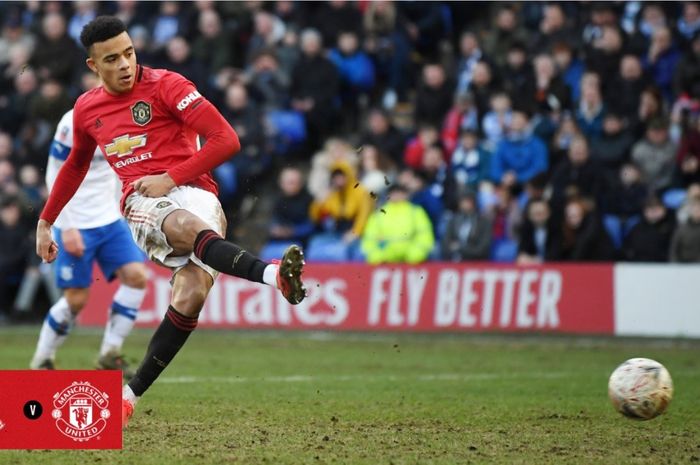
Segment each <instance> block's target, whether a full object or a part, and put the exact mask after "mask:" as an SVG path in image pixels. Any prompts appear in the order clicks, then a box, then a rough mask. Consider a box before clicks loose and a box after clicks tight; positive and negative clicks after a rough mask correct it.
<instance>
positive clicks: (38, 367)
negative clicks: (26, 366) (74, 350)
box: [30, 358, 56, 370]
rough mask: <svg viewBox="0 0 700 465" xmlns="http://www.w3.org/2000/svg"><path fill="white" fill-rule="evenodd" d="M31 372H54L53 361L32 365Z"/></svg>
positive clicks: (42, 361)
mask: <svg viewBox="0 0 700 465" xmlns="http://www.w3.org/2000/svg"><path fill="white" fill-rule="evenodd" d="M30 368H31V369H32V370H55V369H56V365H54V363H53V360H51V359H50V358H47V359H44V360H40V361H39V362H37V363H36V364H35V363H32V365H31V367H30Z"/></svg>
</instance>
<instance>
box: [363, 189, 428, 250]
mask: <svg viewBox="0 0 700 465" xmlns="http://www.w3.org/2000/svg"><path fill="white" fill-rule="evenodd" d="M408 197H409V193H408V190H407V189H406V188H405V187H403V186H401V185H400V184H394V185H392V186H391V187H390V188H389V199H388V201H387V202H386V203H385V204H384V206H383V207H382V208H381V209H380V210H375V211H374V212H373V213H372V214H371V215H370V217H369V220H368V221H367V227H366V228H365V230H364V232H363V234H362V251H363V253H364V254H365V256H366V257H367V262H368V263H370V264H379V263H410V264H416V263H421V262H424V261H425V260H427V258H428V255H430V252H431V251H432V249H433V246H434V245H435V238H434V236H433V227H432V224H431V222H430V219H429V218H428V215H427V214H426V213H425V210H423V209H422V208H421V207H419V206H418V205H414V204H412V203H411V202H409V200H408Z"/></svg>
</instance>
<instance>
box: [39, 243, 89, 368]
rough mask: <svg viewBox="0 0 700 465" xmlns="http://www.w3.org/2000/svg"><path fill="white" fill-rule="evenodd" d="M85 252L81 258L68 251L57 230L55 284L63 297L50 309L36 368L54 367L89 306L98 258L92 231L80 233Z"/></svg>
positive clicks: (40, 339) (43, 329)
mask: <svg viewBox="0 0 700 465" xmlns="http://www.w3.org/2000/svg"><path fill="white" fill-rule="evenodd" d="M80 233H81V235H82V237H83V242H84V244H85V250H84V252H83V255H82V256H81V257H76V256H75V255H71V254H69V253H68V252H66V251H65V248H64V247H63V242H62V241H61V232H60V230H59V229H54V237H55V238H56V242H57V243H58V256H57V258H56V262H55V264H54V267H55V268H54V269H55V272H56V284H57V285H58V287H59V288H60V289H63V297H61V298H60V299H58V301H56V303H54V304H53V306H52V307H51V308H50V309H49V311H48V313H47V314H46V318H45V319H44V323H43V324H42V326H41V330H40V332H39V341H38V342H37V346H36V351H35V352H34V356H33V357H32V360H31V362H30V367H31V368H34V369H38V368H48V369H51V368H53V366H54V361H55V357H56V351H57V350H58V348H59V347H60V346H61V344H63V343H64V342H65V340H66V338H67V336H68V334H69V333H70V331H71V329H72V327H73V326H74V325H75V319H76V317H77V315H78V314H79V313H80V311H81V310H82V309H83V307H84V306H85V304H86V303H87V300H88V297H89V295H90V293H89V289H88V288H89V286H90V283H91V282H92V265H93V260H94V257H95V236H94V235H93V234H92V232H91V230H81V231H80Z"/></svg>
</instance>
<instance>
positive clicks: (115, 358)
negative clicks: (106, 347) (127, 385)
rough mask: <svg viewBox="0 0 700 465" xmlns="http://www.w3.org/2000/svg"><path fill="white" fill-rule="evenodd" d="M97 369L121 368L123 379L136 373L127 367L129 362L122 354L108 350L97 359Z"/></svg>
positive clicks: (127, 378) (129, 378) (129, 377)
mask: <svg viewBox="0 0 700 465" xmlns="http://www.w3.org/2000/svg"><path fill="white" fill-rule="evenodd" d="M95 368H97V369H98V370H121V371H122V377H123V378H124V380H126V381H129V380H131V378H133V377H134V375H135V374H136V373H135V372H134V370H132V369H131V368H129V362H127V361H126V359H124V356H123V355H122V354H120V353H118V352H108V353H106V354H104V355H101V356H100V358H98V359H97V365H96V366H95Z"/></svg>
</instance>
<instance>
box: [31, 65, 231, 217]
mask: <svg viewBox="0 0 700 465" xmlns="http://www.w3.org/2000/svg"><path fill="white" fill-rule="evenodd" d="M73 128H74V135H73V148H72V150H71V153H70V155H69V156H68V159H67V160H66V163H65V164H64V166H63V169H62V170H61V173H59V176H58V178H57V179H56V183H55V184H54V188H53V189H52V192H51V196H50V197H49V201H48V202H47V204H46V206H45V207H44V211H43V212H42V215H41V218H42V219H46V220H47V221H49V222H50V223H53V220H55V218H56V216H58V213H60V210H61V209H62V208H63V206H64V205H65V203H66V202H67V201H68V200H70V197H71V196H72V195H73V193H74V192H75V189H77V187H78V186H79V185H80V181H82V178H83V177H84V173H86V172H87V167H88V166H89V164H90V160H91V159H92V155H93V153H94V150H95V146H96V145H99V147H100V149H101V150H102V153H104V154H105V158H106V159H107V161H108V162H109V164H110V166H111V167H112V169H113V170H114V171H115V172H116V173H117V175H118V176H119V179H120V180H121V181H122V206H123V205H124V200H125V199H126V197H128V196H129V195H130V194H131V193H133V192H134V188H133V186H132V185H131V183H132V182H133V181H136V180H138V179H139V178H142V177H143V176H147V175H154V174H162V173H165V172H167V173H168V174H169V175H170V177H171V178H172V179H173V181H174V182H175V184H177V185H178V186H179V185H185V184H187V185H193V186H196V187H200V188H202V189H205V190H208V191H210V192H213V193H214V194H218V187H217V184H216V182H215V181H214V179H213V178H212V176H211V173H210V172H209V171H210V170H211V169H213V168H214V167H216V166H218V165H219V164H220V163H222V162H223V161H225V160H226V159H227V158H229V157H230V156H231V155H233V154H234V153H235V152H236V151H237V150H238V149H239V148H240V145H239V142H238V137H237V136H236V134H235V132H234V131H233V129H232V128H231V126H230V125H229V124H228V123H227V122H226V121H225V120H224V119H223V117H222V116H221V114H220V113H219V112H218V111H217V110H216V109H215V108H214V107H213V105H211V103H209V102H208V101H207V100H206V99H205V98H204V97H202V95H201V94H200V93H199V92H198V91H197V89H196V88H195V86H194V84H192V83H191V82H190V81H188V80H187V79H185V78H184V77H183V76H181V75H179V74H177V73H174V72H171V71H168V70H164V69H151V68H147V67H144V66H140V65H139V66H138V68H137V72H136V82H135V83H134V86H133V88H132V90H131V91H129V92H127V93H124V94H117V95H113V94H110V93H108V92H107V91H106V90H105V89H104V88H103V87H98V88H95V89H93V90H90V91H88V92H86V93H84V94H83V95H81V96H80V98H78V101H77V102H76V104H75V110H74V112H73ZM197 134H201V135H203V136H205V137H206V141H207V142H206V144H205V146H204V148H203V149H202V150H201V151H199V153H198V150H197V146H196V137H197ZM77 178H79V180H77ZM76 180H77V183H76ZM66 198H67V200H66Z"/></svg>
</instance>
